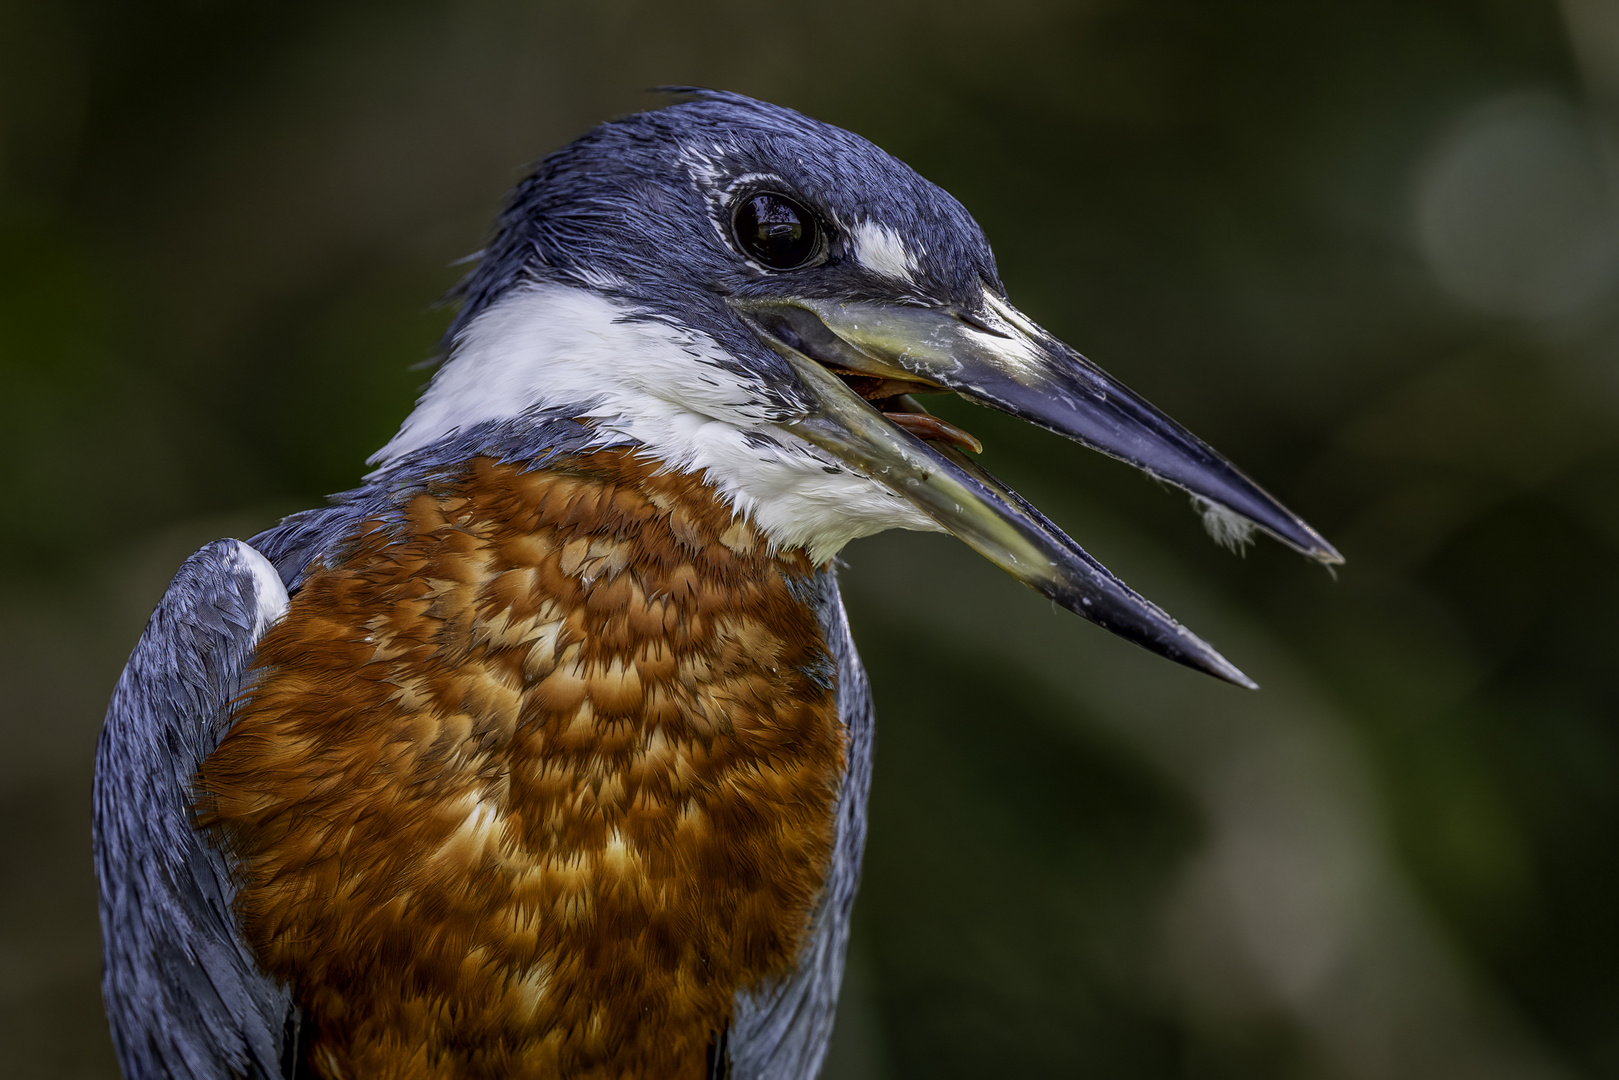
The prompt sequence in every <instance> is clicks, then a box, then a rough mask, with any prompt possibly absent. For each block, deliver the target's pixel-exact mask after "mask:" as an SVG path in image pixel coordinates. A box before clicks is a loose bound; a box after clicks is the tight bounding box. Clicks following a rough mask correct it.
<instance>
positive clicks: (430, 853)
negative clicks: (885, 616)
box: [199, 452, 843, 1080]
mask: <svg viewBox="0 0 1619 1080" xmlns="http://www.w3.org/2000/svg"><path fill="white" fill-rule="evenodd" d="M810 573H811V567H810V566H809V565H808V563H807V562H806V561H805V560H804V559H803V557H802V556H801V555H798V554H794V553H772V552H771V551H769V550H768V548H767V545H766V544H765V543H764V542H763V541H762V540H761V539H760V537H759V536H758V535H757V534H756V533H755V532H754V531H753V529H752V528H751V527H750V526H748V525H746V524H745V523H742V522H739V521H736V520H735V519H733V517H732V514H731V512H730V510H729V509H728V508H727V507H725V506H724V505H723V504H721V503H719V502H718V501H716V499H715V498H714V497H713V493H712V491H711V490H710V489H709V488H707V487H705V486H703V485H702V484H701V483H699V482H698V481H697V480H696V479H694V478H692V477H689V476H673V475H665V476H658V475H654V472H653V469H652V468H651V467H650V466H648V465H646V464H644V463H641V462H637V461H636V460H635V459H634V458H632V457H631V456H629V455H628V454H626V453H623V452H603V453H598V454H593V455H590V456H588V457H584V458H580V459H576V460H575V461H574V463H573V464H571V465H570V466H569V467H567V468H562V469H553V470H547V471H533V472H524V471H522V470H521V469H519V468H516V467H513V466H509V465H500V464H496V463H493V462H491V461H489V460H487V459H480V460H477V461H474V462H472V463H470V464H469V465H468V467H467V470H466V473H465V475H464V476H463V477H461V478H460V479H459V480H458V481H457V482H455V483H453V484H449V485H445V486H444V488H443V489H442V490H436V491H434V492H433V493H430V494H424V495H421V496H418V497H417V498H416V499H415V500H414V501H413V502H412V503H411V504H410V505H409V507H408V514H407V522H406V527H405V529H404V530H403V532H401V531H400V530H398V529H397V528H394V529H382V528H378V527H376V523H373V524H372V526H368V529H367V531H366V532H365V533H364V534H363V535H362V537H361V538H360V539H359V540H358V542H357V545H356V546H355V547H354V549H353V550H352V553H351V554H350V555H349V557H348V558H347V559H346V561H344V562H343V563H342V565H338V566H332V567H327V568H316V569H314V570H313V571H312V572H311V573H310V574H309V576H308V578H307V580H306V583H305V584H304V586H303V588H302V590H301V591H300V592H299V593H298V594H297V595H296V596H295V597H294V599H293V602H292V605H291V608H290V609H289V611H288V613H287V616H286V618H285V619H284V620H283V621H282V622H281V623H279V624H278V625H277V626H276V627H275V628H274V629H272V630H271V631H270V633H269V634H267V635H266V636H265V639H264V641H263V643H262V644H261V645H260V648H259V668H260V675H259V679H258V682H257V684H256V687H255V689H254V690H253V691H252V692H251V694H250V696H249V697H248V698H247V699H246V700H245V701H244V703H243V706H242V708H241V711H240V713H239V719H238V720H237V721H236V723H235V726H234V727H233V728H232V730H231V732H230V734H229V736H228V737H227V738H226V739H225V740H224V742H223V743H222V744H221V745H220V747H219V749H218V750H217V751H216V752H215V753H214V754H213V756H212V757H210V758H209V759H208V760H207V762H205V763H204V765H203V768H202V770H201V773H200V776H199V790H200V791H201V792H203V793H204V794H203V795H202V796H201V801H200V809H201V812H202V820H203V824H204V825H205V826H208V827H212V828H214V829H216V830H218V832H217V835H219V836H220V837H221V838H222V840H223V842H224V843H226V844H227V845H228V846H229V847H230V849H231V850H232V851H233V852H234V853H235V854H236V855H237V856H238V857H239V858H240V860H241V866H242V875H243V888H242V890H241V893H240V897H239V900H238V911H239V915H240V917H241V919H242V922H243V925H244V927H245V930H246V934H247V938H248V941H249V942H250V943H251V945H252V946H253V948H254V949H255V950H256V951H257V953H258V955H259V957H260V959H261V960H262V962H263V964H264V966H265V967H266V969H267V970H269V971H270V972H272V973H273V974H275V975H276V976H278V977H281V978H283V979H286V980H288V981H289V982H290V983H291V984H292V985H293V986H294V988H295V993H296V996H297V998H298V1000H299V1002H300V1004H301V1005H302V1006H303V1007H304V1009H305V1013H306V1016H307V1017H308V1018H309V1019H310V1020H311V1021H312V1022H313V1023H314V1024H315V1025H316V1033H315V1037H314V1040H313V1044H312V1049H311V1056H310V1062H309V1063H310V1065H311V1066H312V1068H313V1069H314V1071H315V1072H316V1073H317V1074H318V1075H322V1076H326V1077H334V1078H335V1077H346V1078H372V1077H401V1078H403V1077H411V1078H416V1077H441V1078H450V1077H474V1076H476V1077H497V1076H498V1077H602V1078H607V1077H612V1078H615V1080H616V1078H620V1077H658V1078H664V1077H670V1078H679V1077H701V1076H702V1075H703V1070H704V1067H705V1055H706V1052H707V1049H708V1046H709V1043H710V1040H711V1038H712V1037H713V1035H714V1033H715V1032H717V1031H718V1030H719V1029H720V1028H721V1027H722V1026H723V1024H724V1023H725V1022H726V1020H727V1018H728V1016H729V1013H730V1009H731V1000H732V995H733V994H734V993H735V992H736V990H737V989H738V988H741V987H747V986H752V985H755V984H757V983H759V982H760V981H761V980H764V979H767V978H769V977H772V976H778V975H782V974H785V973H786V972H788V971H789V970H791V969H792V967H793V965H794V964H795V963H796V958H797V955H798V952H799V949H800V947H801V946H802V945H803V944H804V942H805V939H806V936H807V933H808V928H809V921H810V916H811V913H812V911H813V908H814V905H815V902H816V898H817V895H818V893H819V891H820V889H821V886H822V883H823V881H824V880H825V875H826V871H827V866H828V862H829V859H830V857H831V851H832V843H833V831H834V824H833V819H834V812H835V800H836V792H837V783H838V778H839V776H840V775H841V772H842V767H843V744H842V733H841V729H840V727H839V725H838V722H837V715H836V705H835V701H834V697H833V692H832V690H831V689H830V688H829V687H828V686H827V685H826V684H827V683H828V682H829V681H830V680H829V678H828V674H827V673H828V672H829V671H830V665H829V662H828V659H827V655H826V652H825V643H824V641H823V640H822V637H821V633H820V629H819V626H818V624H817V622H816V619H815V615H814V613H813V612H812V611H811V610H809V609H808V608H807V607H806V606H805V604H804V603H802V602H801V601H800V600H798V599H797V598H795V596H794V590H793V587H792V586H793V584H794V583H795V582H796V581H801V580H802V579H804V578H805V577H806V576H807V575H809V574H810Z"/></svg>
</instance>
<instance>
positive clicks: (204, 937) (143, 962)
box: [95, 540, 297, 1080]
mask: <svg viewBox="0 0 1619 1080" xmlns="http://www.w3.org/2000/svg"><path fill="white" fill-rule="evenodd" d="M286 608H287V590H286V588H285V586H284V585H283V583H282V581H281V578H280V576H279V575H278V574H277V573H276V571H275V569H274V567H272V566H271V565H270V563H269V562H268V561H267V560H266V559H265V558H264V556H263V555H261V554H259V553H258V552H257V551H256V550H254V549H253V548H251V547H249V546H248V545H247V544H244V543H242V542H241V541H239V540H219V541H216V542H215V543H212V544H209V545H208V546H207V547H205V548H203V549H202V550H201V551H199V552H197V553H196V554H195V555H193V556H191V557H190V558H189V559H187V560H186V561H185V564H184V565H182V566H181V567H180V572H179V573H178V574H176V575H175V578H174V581H173V583H171V584H170V585H169V589H168V592H167V593H166V594H164V597H163V600H162V602H161V603H160V604H159V605H158V607H157V610H156V611H155V612H153V614H152V618H151V621H149V622H148V623H147V624H146V630H145V632H144V633H142V635H141V639H140V642H139V644H137V645H136V646H135V651H134V652H133V653H132V654H131V655H130V658H129V665H128V666H127V667H126V668H125V669H124V674H123V677H122V678H120V679H119V680H118V687H117V689H116V690H115V691H114V692H113V698H112V704H111V706H110V707H109V708H108V710H107V721H106V725H105V727H103V729H102V732H101V742H100V744H99V746H98V747H97V749H96V781H95V857H96V876H97V878H98V880H99V882H100V890H101V932H102V936H103V939H104V942H105V949H106V954H105V955H106V962H105V972H104V975H103V981H102V992H103V995H104V996H105V998H106V1005H107V1015H108V1018H109V1020H110V1022H111V1025H112V1035H113V1043H114V1045H115V1047H116V1049H117V1052H118V1060H119V1063H120V1064H121V1065H122V1067H123V1070H124V1075H125V1077H127V1078H129V1080H146V1078H157V1077H165V1078H167V1077H174V1078H180V1080H218V1078H220V1077H244V1078H255V1080H257V1078H278V1077H283V1076H288V1075H290V1074H291V1070H290V1068H289V1067H288V1066H289V1065H290V1063H291V1061H292V1059H293V1051H294V1046H293V1044H294V1043H295V1042H296V1040H297V1012H296V1009H295V1007H294V1006H293V1004H292V1001H291V998H290V996H289V994H288V992H287V990H286V989H285V988H284V987H280V986H278V985H276V983H275V982H274V981H273V980H271V979H270V978H269V977H268V976H266V975H265V974H264V973H263V972H261V971H260V970H259V969H258V966H257V965H256V963H255V962H254V960H253V957H252V954H251V953H250V952H249V951H248V949H247V947H246V946H245V945H244V944H243V942H242V941H241V939H240V937H239V936H238V933H237V930H236V924H235V920H234V918H233V917H232V913H231V901H232V899H233V897H234V895H235V890H234V888H233V886H232V884H231V878H230V873H229V871H228V868H227V866H226V863H225V858H224V856H223V855H222V854H221V853H220V852H218V851H217V850H215V849H214V848H213V847H211V846H209V845H208V844H206V843H205V842H204V841H203V839H202V837H201V836H199V835H198V833H197V831H196V829H195V828H194V826H193V822H192V810H191V794H192V778H193V777H194V776H195V775H196V771H197V767H198V765H200V764H201V762H202V760H203V759H204V758H205V757H207V756H208V754H209V753H211V752H212V751H213V749H214V747H215V746H217V745H218V742H219V738H220V735H221V734H222V733H223V731H224V729H225V727H226V726H227V724H228V723H229V720H230V709H231V704H232V702H233V701H234V700H235V699H236V697H237V695H238V694H239V693H240V692H241V690H242V680H243V677H244V673H245V672H246V671H247V670H248V668H249V665H250V664H251V662H252V658H253V653H254V649H255V648H256V647H257V645H258V641H259V638H260V637H261V636H262V635H263V634H264V631H265V630H266V629H267V628H268V627H269V626H270V624H271V623H273V622H275V621H276V620H277V619H278V618H280V617H281V615H282V614H283V613H284V612H285V611H286Z"/></svg>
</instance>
